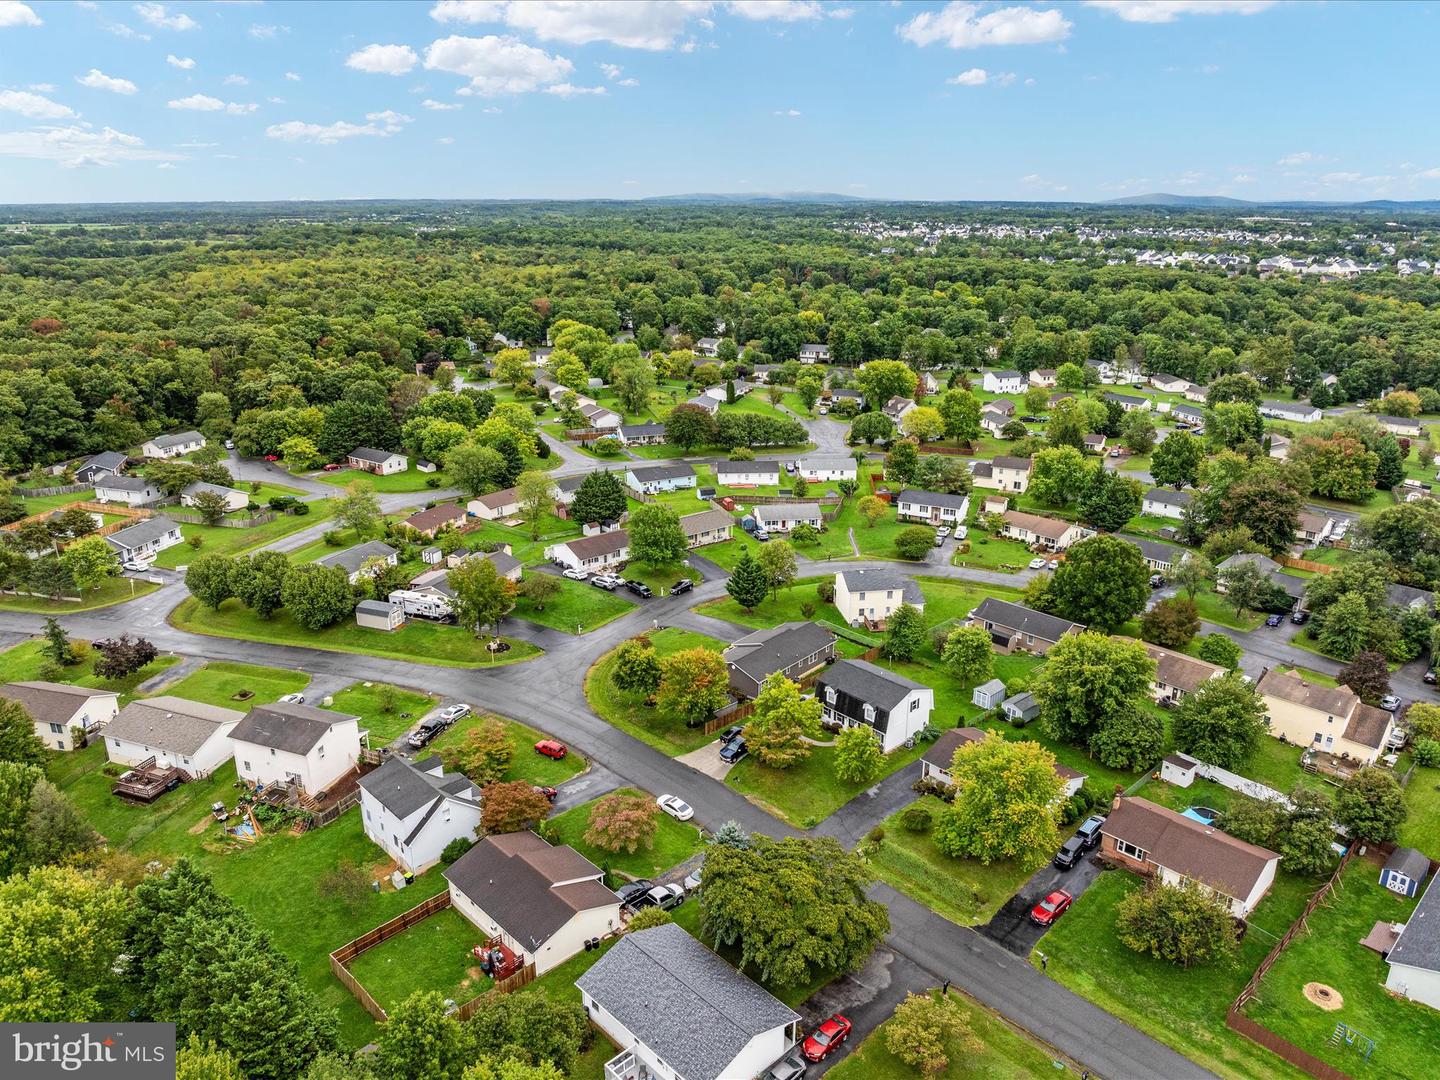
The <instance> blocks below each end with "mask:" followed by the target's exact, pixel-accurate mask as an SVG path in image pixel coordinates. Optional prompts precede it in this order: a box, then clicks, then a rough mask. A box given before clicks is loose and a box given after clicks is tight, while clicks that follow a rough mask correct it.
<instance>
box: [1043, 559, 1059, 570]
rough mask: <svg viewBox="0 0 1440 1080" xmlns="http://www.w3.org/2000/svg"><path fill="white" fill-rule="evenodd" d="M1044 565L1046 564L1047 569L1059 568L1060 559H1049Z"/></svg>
mask: <svg viewBox="0 0 1440 1080" xmlns="http://www.w3.org/2000/svg"><path fill="white" fill-rule="evenodd" d="M1045 566H1046V567H1047V568H1048V569H1050V570H1059V569H1060V560H1059V559H1051V560H1050V561H1049V562H1048V563H1046V564H1045Z"/></svg>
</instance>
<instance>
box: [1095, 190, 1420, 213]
mask: <svg viewBox="0 0 1440 1080" xmlns="http://www.w3.org/2000/svg"><path fill="white" fill-rule="evenodd" d="M1100 205H1102V206H1170V207H1175V208H1176V209H1191V210H1234V209H1244V208H1247V207H1249V208H1256V209H1260V208H1266V207H1270V208H1279V209H1292V210H1303V209H1311V210H1323V209H1328V208H1334V209H1337V210H1440V199H1413V200H1409V201H1405V200H1400V199H1370V200H1368V201H1366V202H1345V201H1344V200H1334V201H1327V200H1323V199H1276V200H1273V201H1270V200H1266V201H1262V202H1254V201H1251V200H1249V199H1232V198H1230V196H1228V195H1171V194H1168V193H1166V192H1154V193H1152V194H1149V195H1126V196H1125V197H1124V198H1123V199H1107V200H1106V201H1105V202H1103V203H1101V204H1100Z"/></svg>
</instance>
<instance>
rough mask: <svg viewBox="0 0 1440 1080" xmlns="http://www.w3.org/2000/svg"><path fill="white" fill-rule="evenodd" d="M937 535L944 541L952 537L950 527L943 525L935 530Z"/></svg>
mask: <svg viewBox="0 0 1440 1080" xmlns="http://www.w3.org/2000/svg"><path fill="white" fill-rule="evenodd" d="M935 535H936V536H938V537H939V538H940V539H941V540H944V539H945V538H946V537H947V536H949V535H950V526H948V525H941V526H940V528H938V529H936V530H935Z"/></svg>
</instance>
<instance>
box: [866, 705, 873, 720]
mask: <svg viewBox="0 0 1440 1080" xmlns="http://www.w3.org/2000/svg"><path fill="white" fill-rule="evenodd" d="M864 711H865V722H866V723H867V724H873V723H875V706H874V705H866V706H865V710H864Z"/></svg>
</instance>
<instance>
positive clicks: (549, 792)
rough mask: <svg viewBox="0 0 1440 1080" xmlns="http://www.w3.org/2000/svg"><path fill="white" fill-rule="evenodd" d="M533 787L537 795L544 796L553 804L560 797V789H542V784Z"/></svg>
mask: <svg viewBox="0 0 1440 1080" xmlns="http://www.w3.org/2000/svg"><path fill="white" fill-rule="evenodd" d="M532 786H533V787H534V788H535V794H537V795H544V796H545V798H547V799H549V800H550V801H551V802H552V803H553V802H554V801H555V800H556V799H558V798H559V797H560V791H559V789H558V788H553V787H542V786H541V785H540V784H534V785H532Z"/></svg>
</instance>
